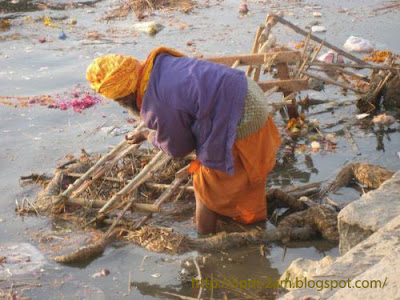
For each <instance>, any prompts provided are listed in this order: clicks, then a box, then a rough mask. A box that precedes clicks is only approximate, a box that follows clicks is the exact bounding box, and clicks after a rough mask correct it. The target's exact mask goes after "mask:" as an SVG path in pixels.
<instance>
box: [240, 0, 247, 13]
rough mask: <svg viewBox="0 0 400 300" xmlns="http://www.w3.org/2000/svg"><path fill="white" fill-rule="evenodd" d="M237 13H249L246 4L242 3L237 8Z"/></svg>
mask: <svg viewBox="0 0 400 300" xmlns="http://www.w3.org/2000/svg"><path fill="white" fill-rule="evenodd" d="M239 12H240V13H241V14H247V13H248V12H249V7H248V6H247V3H246V2H242V3H241V4H240V6H239Z"/></svg>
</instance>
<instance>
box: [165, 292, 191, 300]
mask: <svg viewBox="0 0 400 300" xmlns="http://www.w3.org/2000/svg"><path fill="white" fill-rule="evenodd" d="M163 294H164V295H169V296H174V297H177V298H179V299H182V300H197V298H193V297H187V296H182V295H179V294H175V293H170V292H163Z"/></svg>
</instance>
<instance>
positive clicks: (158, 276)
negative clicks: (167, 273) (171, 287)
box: [151, 273, 161, 278]
mask: <svg viewBox="0 0 400 300" xmlns="http://www.w3.org/2000/svg"><path fill="white" fill-rule="evenodd" d="M151 277H153V278H160V277H161V274H160V273H155V274H152V275H151Z"/></svg>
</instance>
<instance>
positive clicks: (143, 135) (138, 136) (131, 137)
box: [125, 130, 149, 144]
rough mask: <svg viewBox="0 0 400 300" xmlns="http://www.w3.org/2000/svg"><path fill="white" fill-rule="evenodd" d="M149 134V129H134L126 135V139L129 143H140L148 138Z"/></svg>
mask: <svg viewBox="0 0 400 300" xmlns="http://www.w3.org/2000/svg"><path fill="white" fill-rule="evenodd" d="M148 136H149V130H140V131H133V132H130V133H128V134H127V135H125V140H127V141H128V144H139V143H141V142H143V141H145V140H147V137H148Z"/></svg>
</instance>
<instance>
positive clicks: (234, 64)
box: [231, 59, 240, 69]
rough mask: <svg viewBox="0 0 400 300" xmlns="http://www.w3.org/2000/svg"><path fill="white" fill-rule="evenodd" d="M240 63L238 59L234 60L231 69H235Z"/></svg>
mask: <svg viewBox="0 0 400 300" xmlns="http://www.w3.org/2000/svg"><path fill="white" fill-rule="evenodd" d="M239 65H240V59H237V60H235V62H234V63H233V65H232V67H231V68H232V69H236V68H237V67H238V66H239Z"/></svg>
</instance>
